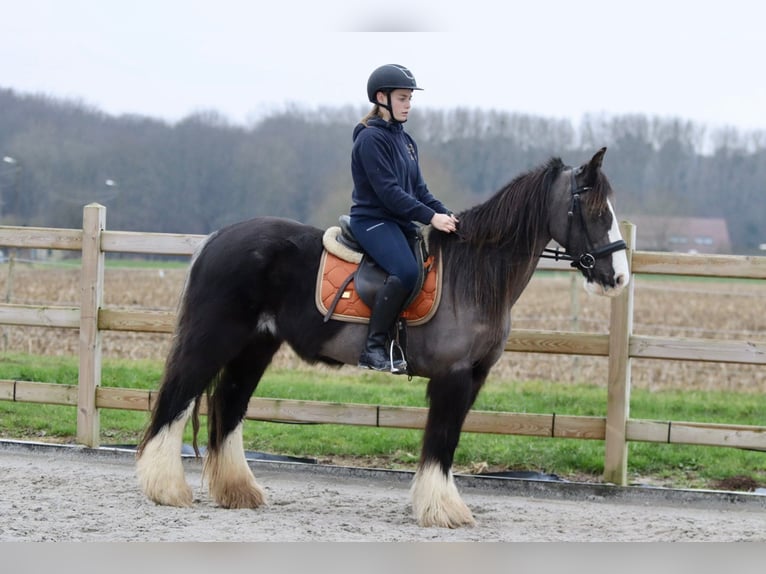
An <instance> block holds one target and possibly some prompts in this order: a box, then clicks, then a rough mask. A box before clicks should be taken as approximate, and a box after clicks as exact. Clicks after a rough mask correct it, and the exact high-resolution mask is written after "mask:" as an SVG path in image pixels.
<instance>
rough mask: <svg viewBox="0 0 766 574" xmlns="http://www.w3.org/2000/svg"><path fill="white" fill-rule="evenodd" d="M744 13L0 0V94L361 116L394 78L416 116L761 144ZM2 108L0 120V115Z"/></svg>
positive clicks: (105, 106) (733, 2)
mask: <svg viewBox="0 0 766 574" xmlns="http://www.w3.org/2000/svg"><path fill="white" fill-rule="evenodd" d="M765 57H766V2H762V1H758V0H750V1H744V0H726V1H724V0H718V1H715V2H712V1H709V0H697V1H691V0H679V1H672V0H664V1H660V0H633V1H630V2H619V1H617V0H610V1H605V0H577V1H575V0H572V1H565V0H525V1H523V2H517V1H514V0H491V1H490V0H462V1H460V2H456V1H454V0H441V1H437V0H425V1H424V0H420V1H418V0H409V1H406V2H404V1H401V0H375V1H368V0H357V1H355V2H354V1H340V0H303V1H299V2H289V1H287V0H276V1H272V0H257V1H256V0H251V1H244V0H240V1H236V0H215V1H207V2H202V1H198V0H130V1H117V0H98V1H96V0H0V87H2V88H11V89H14V90H16V91H18V92H21V93H42V94H46V95H50V96H55V97H61V98H67V99H74V100H79V101H82V102H83V103H86V104H88V105H91V106H94V107H96V108H99V109H101V110H103V111H105V112H107V113H110V114H125V113H130V114H140V115H147V116H152V117H156V118H161V119H165V120H168V121H175V120H178V119H180V118H182V117H184V116H186V115H188V114H190V113H193V112H196V111H201V110H216V111H218V112H220V113H222V114H223V115H224V116H226V117H227V118H229V120H230V121H232V122H235V123H245V122H247V121H249V120H252V119H254V118H257V117H258V116H259V115H260V114H263V113H265V112H269V111H273V110H275V109H281V108H282V107H284V106H285V104H287V103H291V104H299V105H302V106H305V107H309V108H315V107H318V106H325V105H326V106H339V105H344V104H353V105H364V104H365V102H366V95H365V86H366V81H367V76H368V75H369V73H370V72H371V71H372V69H374V68H375V67H376V66H378V65H380V64H384V63H400V64H403V65H405V66H408V67H409V68H410V69H411V70H412V71H413V73H414V74H415V77H416V78H417V81H418V84H419V85H421V86H422V87H423V88H425V91H423V92H418V93H417V94H416V97H415V99H414V102H413V103H414V106H415V107H414V109H413V114H416V113H417V107H418V106H422V107H428V108H441V109H449V108H455V107H472V108H474V107H475V108H482V109H496V110H503V111H509V112H520V113H529V114H534V115H540V116H545V117H551V118H566V119H570V120H572V121H573V122H575V124H576V123H577V122H579V120H580V119H581V118H582V116H583V115H584V114H586V113H605V114H609V115H621V114H628V113H638V114H645V115H650V116H655V115H656V116H661V117H679V118H682V119H688V120H692V121H695V122H698V123H700V124H704V125H707V126H710V127H723V126H732V127H735V128H738V129H741V130H746V131H749V130H766V111H764V106H765V105H766V72H764V70H765V69H766V62H765V61H764V59H765ZM1 112H2V111H1V110H0V113H1Z"/></svg>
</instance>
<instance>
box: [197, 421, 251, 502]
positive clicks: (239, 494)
mask: <svg viewBox="0 0 766 574" xmlns="http://www.w3.org/2000/svg"><path fill="white" fill-rule="evenodd" d="M205 476H206V478H207V480H208V483H209V489H210V495H211V496H212V497H213V500H215V501H216V502H217V503H218V504H220V505H221V506H223V507H224V508H258V507H259V506H261V505H263V504H265V503H266V495H265V493H264V492H263V489H262V488H261V487H260V485H259V484H258V483H257V482H256V481H255V477H254V476H253V473H252V471H251V470H250V467H249V466H248V464H247V459H246V458H245V449H244V447H243V443H242V423H240V424H239V425H237V428H235V429H234V430H233V431H232V432H231V433H230V434H229V436H227V437H226V440H224V441H223V445H221V449H220V451H219V452H215V453H214V452H212V451H211V450H209V449H208V452H207V456H206V460H205Z"/></svg>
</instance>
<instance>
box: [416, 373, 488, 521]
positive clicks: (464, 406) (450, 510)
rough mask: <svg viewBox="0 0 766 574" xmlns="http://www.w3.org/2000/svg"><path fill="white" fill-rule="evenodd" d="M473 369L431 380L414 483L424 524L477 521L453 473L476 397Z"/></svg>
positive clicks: (420, 515) (419, 515)
mask: <svg viewBox="0 0 766 574" xmlns="http://www.w3.org/2000/svg"><path fill="white" fill-rule="evenodd" d="M477 390H478V389H476V388H475V387H474V384H473V377H472V374H471V372H470V371H469V372H465V371H463V372H458V373H451V374H449V375H447V376H445V377H441V378H434V379H431V380H430V381H429V382H428V398H429V401H430V408H429V410H428V420H427V422H426V427H425V432H424V434H423V450H422V452H421V456H420V463H419V465H418V469H417V472H416V473H415V478H414V481H413V483H412V488H411V491H410V492H411V496H412V508H413V511H414V513H415V518H416V519H417V521H418V524H419V525H420V526H440V527H445V528H458V527H460V526H472V525H474V524H475V521H474V518H473V514H472V513H471V511H470V509H469V508H468V506H466V504H465V503H464V502H463V500H462V498H460V494H459V493H458V490H457V487H456V486H455V481H454V478H453V476H452V461H453V458H454V455H455V449H456V448H457V445H458V441H459V439H460V429H461V427H462V426H463V421H464V420H465V416H466V414H467V413H468V409H470V407H471V405H472V404H473V401H474V399H475V398H476V392H477Z"/></svg>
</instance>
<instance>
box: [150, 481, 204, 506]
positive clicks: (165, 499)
mask: <svg viewBox="0 0 766 574" xmlns="http://www.w3.org/2000/svg"><path fill="white" fill-rule="evenodd" d="M141 487H142V490H143V491H144V494H145V495H146V497H147V498H148V499H149V500H151V501H152V502H154V503H156V504H161V505H163V506H178V507H186V506H191V505H192V502H194V496H193V495H192V489H191V487H190V486H189V485H188V484H186V483H183V484H182V485H177V486H176V487H174V488H167V487H166V488H151V487H150V486H148V485H146V484H142V485H141Z"/></svg>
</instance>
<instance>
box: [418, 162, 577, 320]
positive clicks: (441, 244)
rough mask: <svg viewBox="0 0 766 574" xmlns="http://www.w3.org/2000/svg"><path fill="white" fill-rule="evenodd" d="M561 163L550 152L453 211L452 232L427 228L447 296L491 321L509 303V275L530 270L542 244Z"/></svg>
mask: <svg viewBox="0 0 766 574" xmlns="http://www.w3.org/2000/svg"><path fill="white" fill-rule="evenodd" d="M565 168H566V166H565V165H564V163H563V162H562V161H561V159H560V158H557V157H556V158H552V159H550V160H549V161H548V162H547V163H545V164H544V165H542V166H540V167H538V168H537V169H533V170H530V171H528V172H526V173H523V174H521V175H519V176H518V177H516V178H514V179H513V180H512V181H511V182H510V183H508V184H507V185H505V186H504V187H503V188H502V189H500V190H499V191H497V192H496V193H495V194H494V195H493V196H492V197H491V198H490V199H488V200H487V201H485V202H484V203H481V204H478V205H476V206H474V207H472V208H470V209H468V210H466V211H464V212H462V213H460V214H458V218H459V219H460V223H459V224H458V232H457V234H454V235H447V234H443V233H438V232H432V233H431V237H430V240H429V243H430V249H431V252H432V253H433V254H435V255H436V254H438V253H442V255H443V261H444V277H445V282H446V283H447V284H448V285H450V286H451V289H452V290H453V296H454V297H455V298H456V300H457V301H459V300H469V301H471V302H472V304H475V305H476V306H477V307H478V308H479V309H482V310H483V311H485V313H486V315H485V318H487V319H489V320H490V321H491V323H492V324H494V325H495V326H496V327H499V326H500V325H501V324H502V322H503V321H504V320H505V317H503V316H502V315H503V313H504V312H505V311H507V309H508V308H509V306H510V301H509V298H510V297H511V289H510V288H509V287H510V284H511V281H512V279H513V278H514V276H515V275H517V274H519V273H528V272H530V271H531V269H532V268H533V267H534V265H535V263H536V261H537V256H538V255H539V254H540V253H541V252H542V249H543V248H544V247H545V245H544V243H545V242H546V240H545V239H544V238H545V237H546V236H547V234H548V199H549V190H550V187H551V185H552V184H553V182H554V181H556V178H557V177H558V176H559V175H560V174H561V172H562V171H563V170H564V169H565ZM541 238H543V240H542V243H543V244H540V243H541Z"/></svg>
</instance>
